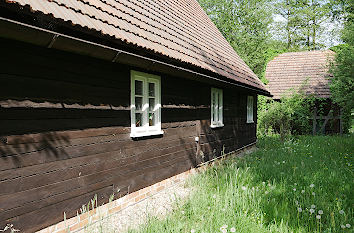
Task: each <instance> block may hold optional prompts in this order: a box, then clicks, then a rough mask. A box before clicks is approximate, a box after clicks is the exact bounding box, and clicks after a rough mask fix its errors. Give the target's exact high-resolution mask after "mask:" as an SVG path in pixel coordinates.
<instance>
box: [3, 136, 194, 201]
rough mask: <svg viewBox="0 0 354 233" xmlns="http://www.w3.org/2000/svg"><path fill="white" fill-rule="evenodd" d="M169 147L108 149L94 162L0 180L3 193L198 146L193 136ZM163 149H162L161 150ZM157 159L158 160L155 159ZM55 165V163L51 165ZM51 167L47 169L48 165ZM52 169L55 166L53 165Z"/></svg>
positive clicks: (163, 156)
mask: <svg viewBox="0 0 354 233" xmlns="http://www.w3.org/2000/svg"><path fill="white" fill-rule="evenodd" d="M172 143H173V144H170V145H172V146H170V147H165V148H164V147H158V148H156V147H155V149H150V150H140V153H139V152H138V151H131V155H127V154H122V153H119V152H118V151H117V152H107V153H104V154H101V155H99V156H100V157H101V158H100V159H96V160H94V161H92V160H87V161H86V163H83V164H78V165H77V166H72V164H70V166H68V167H60V169H58V168H56V170H51V171H49V172H48V171H47V172H43V171H42V170H36V171H35V172H37V173H34V174H31V175H30V176H26V177H19V178H16V179H7V180H3V181H2V182H0V196H1V195H6V194H13V193H16V192H21V191H25V190H29V189H33V188H38V187H41V186H45V185H49V184H53V183H57V182H60V181H65V180H70V179H74V178H78V177H84V176H86V175H90V174H92V173H95V172H99V171H104V170H108V169H112V168H119V167H122V166H127V165H129V164H133V163H134V164H135V163H136V162H139V164H141V167H143V166H146V165H148V164H149V163H150V162H145V163H142V162H144V161H149V160H151V159H154V163H156V164H158V163H159V162H160V161H159V160H160V159H161V160H164V159H166V158H168V157H165V156H167V155H169V154H171V153H173V152H175V151H182V150H184V149H185V150H189V149H191V148H195V147H196V145H195V143H193V139H192V140H189V142H178V141H176V142H172ZM162 148H163V149H162ZM155 160H157V161H155ZM48 167H52V166H48ZM47 169H48V168H47ZM52 169H53V168H52Z"/></svg>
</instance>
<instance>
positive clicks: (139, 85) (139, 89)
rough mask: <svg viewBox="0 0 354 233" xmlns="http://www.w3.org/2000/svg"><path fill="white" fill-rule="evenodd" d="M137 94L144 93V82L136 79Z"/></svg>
mask: <svg viewBox="0 0 354 233" xmlns="http://www.w3.org/2000/svg"><path fill="white" fill-rule="evenodd" d="M135 95H143V82H142V81H139V80H135Z"/></svg>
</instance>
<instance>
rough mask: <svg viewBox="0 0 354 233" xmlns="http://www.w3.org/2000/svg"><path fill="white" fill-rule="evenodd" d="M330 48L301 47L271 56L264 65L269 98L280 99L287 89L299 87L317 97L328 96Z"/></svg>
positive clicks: (331, 55)
mask: <svg viewBox="0 0 354 233" xmlns="http://www.w3.org/2000/svg"><path fill="white" fill-rule="evenodd" d="M334 54H335V53H334V52H333V51H330V50H326V51H305V52H290V53H283V54H280V55H279V56H277V57H275V58H274V59H273V60H272V61H270V62H269V63H268V65H267V69H266V79H267V80H268V81H269V83H268V84H267V88H268V90H269V92H270V93H271V94H272V95H273V99H280V98H281V96H282V95H286V94H287V93H289V92H290V90H292V89H294V90H299V88H301V90H302V91H303V92H304V93H305V94H306V95H310V94H313V95H315V96H316V97H320V98H330V96H331V92H330V87H329V82H330V79H329V77H330V75H329V73H328V70H329V65H330V62H331V61H333V58H334Z"/></svg>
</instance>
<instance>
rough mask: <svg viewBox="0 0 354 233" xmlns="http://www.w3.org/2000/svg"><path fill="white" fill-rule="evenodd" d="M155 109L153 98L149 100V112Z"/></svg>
mask: <svg viewBox="0 0 354 233" xmlns="http://www.w3.org/2000/svg"><path fill="white" fill-rule="evenodd" d="M154 108H155V98H149V111H151V112H152V111H154Z"/></svg>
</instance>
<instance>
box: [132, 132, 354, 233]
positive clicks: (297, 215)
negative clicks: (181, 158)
mask: <svg viewBox="0 0 354 233" xmlns="http://www.w3.org/2000/svg"><path fill="white" fill-rule="evenodd" d="M258 147H259V150H257V151H256V152H254V153H252V154H250V155H248V156H245V157H243V158H234V159H228V160H225V161H223V162H222V163H221V164H219V165H216V166H213V167H210V168H208V169H207V170H206V171H204V172H202V173H199V174H198V175H196V176H194V177H193V178H192V179H191V180H190V183H189V185H191V186H192V187H193V188H194V192H193V194H192V195H191V197H190V198H189V199H188V200H186V201H185V202H180V203H177V204H176V208H175V209H174V211H173V212H172V213H171V214H169V215H168V216H166V217H165V218H163V219H162V220H161V219H158V218H154V217H151V218H150V219H149V221H148V223H147V224H146V225H144V226H141V227H140V228H138V230H131V232H133V231H137V232H281V233H285V232H353V204H354V203H353V197H354V192H353V166H352V165H353V153H354V136H353V135H352V136H343V137H340V136H315V137H313V136H301V137H296V138H295V137H293V138H290V139H288V140H286V141H285V142H282V141H280V139H279V138H278V137H266V138H262V139H260V140H259V142H258Z"/></svg>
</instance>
